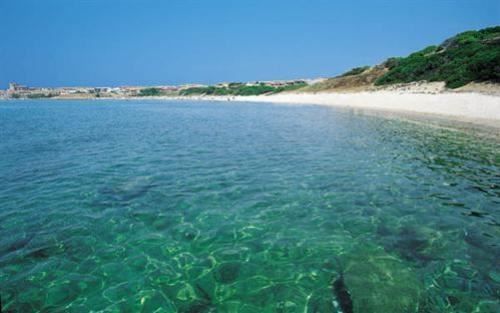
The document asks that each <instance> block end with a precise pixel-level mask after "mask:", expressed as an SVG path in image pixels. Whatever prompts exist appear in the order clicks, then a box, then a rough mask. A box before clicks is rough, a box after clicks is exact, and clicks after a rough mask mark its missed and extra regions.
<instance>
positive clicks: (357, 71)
mask: <svg viewBox="0 0 500 313" xmlns="http://www.w3.org/2000/svg"><path fill="white" fill-rule="evenodd" d="M369 68H370V67H369V66H361V67H355V68H353V69H351V70H349V71H347V72H345V73H344V74H342V75H340V77H345V76H352V75H358V74H361V73H363V72H364V71H366V70H367V69H369Z"/></svg>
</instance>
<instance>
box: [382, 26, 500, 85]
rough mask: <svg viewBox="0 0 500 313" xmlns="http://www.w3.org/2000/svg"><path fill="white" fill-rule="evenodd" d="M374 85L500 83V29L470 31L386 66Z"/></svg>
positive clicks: (390, 61) (395, 60)
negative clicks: (441, 82) (419, 82)
mask: <svg viewBox="0 0 500 313" xmlns="http://www.w3.org/2000/svg"><path fill="white" fill-rule="evenodd" d="M386 66H387V67H388V68H389V71H388V72H387V73H385V74H384V75H382V76H381V77H379V78H378V79H377V80H376V81H375V85H386V84H394V83H409V82H413V81H420V80H427V81H444V82H446V86H447V87H449V88H457V87H461V86H463V85H465V84H467V83H469V82H473V81H474V82H485V81H490V82H500V26H497V27H491V28H485V29H482V30H479V31H468V32H464V33H461V34H458V35H457V36H455V37H452V38H450V39H448V40H446V41H445V42H444V43H443V44H441V45H439V46H430V47H427V48H425V49H423V50H421V51H418V52H415V53H413V54H410V55H409V56H407V57H405V58H391V59H389V60H388V61H387V62H386Z"/></svg>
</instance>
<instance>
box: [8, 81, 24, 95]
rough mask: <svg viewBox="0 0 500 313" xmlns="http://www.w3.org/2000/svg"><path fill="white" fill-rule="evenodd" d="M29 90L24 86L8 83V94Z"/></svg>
mask: <svg viewBox="0 0 500 313" xmlns="http://www.w3.org/2000/svg"><path fill="white" fill-rule="evenodd" d="M28 90H29V88H28V87H27V86H25V85H20V84H17V83H9V89H8V90H7V91H8V92H9V93H12V92H18V91H28Z"/></svg>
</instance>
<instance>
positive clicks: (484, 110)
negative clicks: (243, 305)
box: [6, 90, 500, 128]
mask: <svg viewBox="0 0 500 313" xmlns="http://www.w3.org/2000/svg"><path fill="white" fill-rule="evenodd" d="M6 100H7V101H11V99H6ZM16 100H17V101H19V100H21V101H23V100H25V99H15V100H14V101H16ZM26 100H30V99H26ZM31 100H33V99H31ZM43 100H96V101H105V100H106V101H109V100H116V101H123V100H125V101H127V100H148V101H149V100H158V101H175V100H194V101H223V102H254V103H255V102H258V103H276V104H296V105H322V106H331V107H339V108H351V109H366V110H375V111H379V112H380V111H388V112H396V113H397V112H399V113H412V114H415V113H416V114H423V115H431V116H436V117H439V116H441V117H443V118H446V119H453V120H459V121H465V122H471V123H474V124H486V125H488V126H495V127H496V128H500V96H498V95H488V94H484V93H478V92H438V93H418V92H408V91H397V90H394V91H392V90H391V91H387V90H383V91H358V92H322V93H280V94H274V95H259V96H207V95H197V96H155V97H103V98H84V97H80V98H76V97H75V98H58V97H54V98H49V99H43Z"/></svg>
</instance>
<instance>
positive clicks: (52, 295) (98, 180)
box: [0, 101, 500, 313]
mask: <svg viewBox="0 0 500 313" xmlns="http://www.w3.org/2000/svg"><path fill="white" fill-rule="evenodd" d="M426 123H427V122H426ZM426 123H422V121H420V122H413V121H407V120H404V119H401V118H390V119H389V118H383V117H380V116H374V115H368V114H364V113H362V112H356V111H349V110H339V109H333V108H327V107H318V106H285V105H269V104H230V103H224V102H220V103H217V102H214V103H211V102H202V103H201V102H200V103H196V102H173V101H172V102H155V101H144V102H138V101H137V102H136V101H70V102H64V101H53V102H50V101H34V102H30V101H16V102H13V101H9V102H0V155H1V158H0V295H1V300H2V305H3V309H4V310H6V311H13V312H32V311H34V312H37V311H39V312H89V311H105V312H301V313H302V312H338V307H336V306H335V304H336V303H335V302H334V300H335V295H334V294H333V292H332V281H333V280H335V279H337V278H339V277H340V276H339V275H340V274H341V272H342V273H343V275H344V276H343V277H344V281H345V284H346V286H347V288H348V290H349V292H350V294H351V297H352V301H353V304H354V311H355V312H363V313H364V312H381V313H382V312H383V313H387V312H420V313H422V312H499V311H500V304H499V298H500V268H499V263H498V262H499V259H500V246H499V238H500V227H499V226H500V224H499V221H500V213H499V208H500V140H499V139H498V137H495V136H490V135H489V136H483V135H482V134H480V133H478V132H476V131H472V130H467V129H465V130H464V129H461V128H460V127H459V128H455V127H449V126H446V127H439V123H433V124H432V125H433V126H432V127H431V126H426V125H425V124H426Z"/></svg>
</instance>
